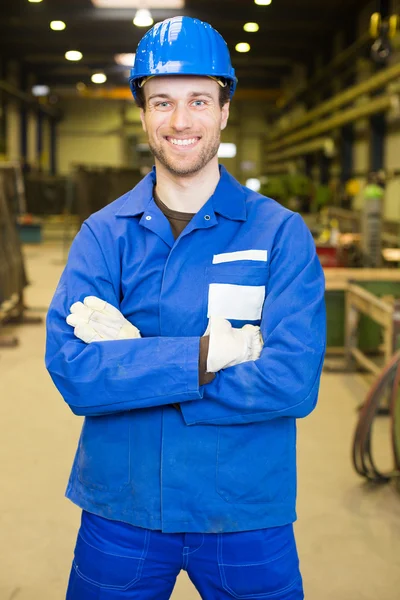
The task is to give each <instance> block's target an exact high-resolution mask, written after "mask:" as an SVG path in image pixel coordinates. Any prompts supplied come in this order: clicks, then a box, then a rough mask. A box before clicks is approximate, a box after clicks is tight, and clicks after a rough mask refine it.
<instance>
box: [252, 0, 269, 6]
mask: <svg viewBox="0 0 400 600" xmlns="http://www.w3.org/2000/svg"><path fill="white" fill-rule="evenodd" d="M254 2H255V4H258V5H259V6H269V5H270V4H271V2H272V0H254Z"/></svg>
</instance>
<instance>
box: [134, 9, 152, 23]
mask: <svg viewBox="0 0 400 600" xmlns="http://www.w3.org/2000/svg"><path fill="white" fill-rule="evenodd" d="M153 23H154V21H153V17H152V16H151V12H150V11H149V10H147V8H139V10H137V11H136V15H135V18H134V19H133V24H134V25H136V27H151V25H153Z"/></svg>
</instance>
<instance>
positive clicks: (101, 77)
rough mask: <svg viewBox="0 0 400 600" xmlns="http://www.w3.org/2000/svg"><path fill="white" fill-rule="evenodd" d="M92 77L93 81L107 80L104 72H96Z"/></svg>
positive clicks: (102, 81)
mask: <svg viewBox="0 0 400 600" xmlns="http://www.w3.org/2000/svg"><path fill="white" fill-rule="evenodd" d="M91 79H92V81H93V83H105V82H106V81H107V75H105V74H104V73H94V75H92V77H91Z"/></svg>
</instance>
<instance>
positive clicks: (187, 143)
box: [169, 138, 197, 146]
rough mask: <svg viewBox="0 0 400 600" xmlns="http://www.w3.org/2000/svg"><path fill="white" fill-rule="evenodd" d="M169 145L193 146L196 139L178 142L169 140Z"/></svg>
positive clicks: (174, 139)
mask: <svg viewBox="0 0 400 600" xmlns="http://www.w3.org/2000/svg"><path fill="white" fill-rule="evenodd" d="M169 141H170V142H171V144H175V145H176V146H190V144H194V143H195V142H196V141H197V138H192V139H191V140H178V139H176V138H169Z"/></svg>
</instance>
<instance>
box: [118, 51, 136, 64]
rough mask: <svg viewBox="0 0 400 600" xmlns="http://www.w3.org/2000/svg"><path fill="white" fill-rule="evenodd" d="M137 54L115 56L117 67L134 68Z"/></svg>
mask: <svg viewBox="0 0 400 600" xmlns="http://www.w3.org/2000/svg"><path fill="white" fill-rule="evenodd" d="M135 57H136V54H116V55H115V56H114V60H115V62H116V63H117V65H122V66H123V67H133V65H134V64H135Z"/></svg>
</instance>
